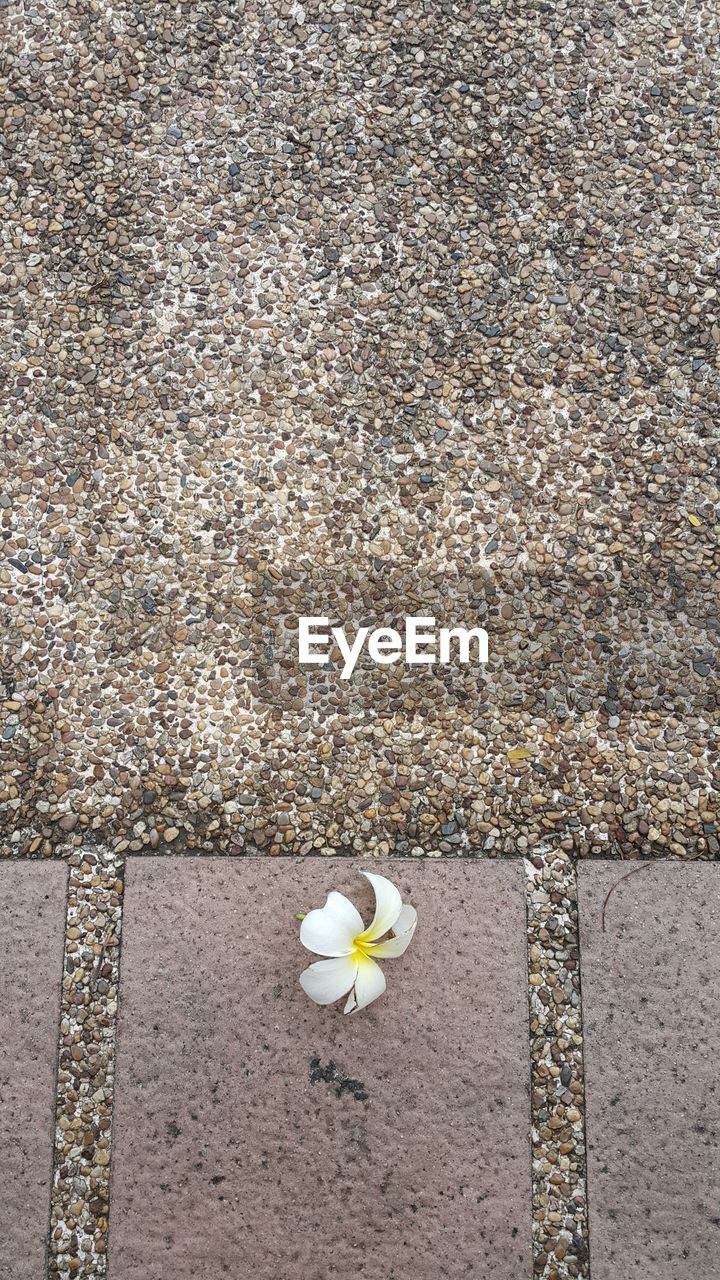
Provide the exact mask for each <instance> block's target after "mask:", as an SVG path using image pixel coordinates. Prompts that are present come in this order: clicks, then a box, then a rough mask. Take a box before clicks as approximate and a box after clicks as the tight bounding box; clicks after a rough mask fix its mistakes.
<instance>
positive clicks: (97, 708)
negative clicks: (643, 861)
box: [0, 0, 720, 858]
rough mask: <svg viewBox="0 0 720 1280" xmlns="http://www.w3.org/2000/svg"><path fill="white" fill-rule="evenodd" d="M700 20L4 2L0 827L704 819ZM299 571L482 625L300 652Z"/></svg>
mask: <svg viewBox="0 0 720 1280" xmlns="http://www.w3.org/2000/svg"><path fill="white" fill-rule="evenodd" d="M717 36H718V15H717V12H716V11H715V10H714V9H713V8H712V6H703V5H700V4H695V5H690V6H689V7H688V6H684V7H683V6H679V5H676V4H674V3H673V2H672V0H663V3H662V4H661V6H660V8H659V9H658V8H657V6H651V5H650V4H640V5H634V6H632V7H629V6H626V5H624V4H622V3H619V2H615V0H613V3H610V4H608V5H606V6H604V7H602V8H601V9H594V8H592V7H588V6H580V7H578V6H576V5H569V4H567V3H559V4H557V5H552V6H551V5H540V6H539V7H538V9H537V11H536V12H535V11H534V12H533V13H532V14H529V13H528V12H527V10H526V9H524V8H523V6H521V5H517V4H515V3H507V2H505V0H504V2H503V3H498V2H496V0H495V2H492V3H488V4H487V5H484V6H483V8H482V11H481V12H479V11H478V9H477V6H476V5H474V4H472V5H471V4H467V3H463V2H462V0H460V2H459V3H453V4H450V3H432V4H430V3H428V2H426V0H423V2H421V3H420V4H418V5H415V6H413V7H412V8H410V7H403V6H402V5H396V4H386V3H381V4H378V5H373V6H371V7H362V6H356V5H349V4H346V3H343V2H342V0H332V2H328V4H327V6H324V5H323V4H320V3H312V4H311V3H308V4H302V3H299V0H292V2H283V3H279V4H278V5H276V6H272V7H271V9H270V10H268V9H267V8H265V7H262V6H260V5H258V4H257V3H256V2H255V0H249V3H248V4H246V5H245V6H244V9H243V14H242V18H241V17H240V16H239V15H238V13H237V11H236V10H235V8H234V6H232V5H231V4H229V3H227V2H225V0H209V3H207V4H205V5H203V6H202V8H201V9H197V8H196V7H194V6H181V8H180V9H179V10H178V11H177V12H173V15H172V17H170V16H169V15H163V14H162V12H160V11H159V10H153V9H151V8H150V7H148V6H147V5H142V4H138V5H135V4H132V5H131V4H129V3H127V2H126V0H118V3H113V4H112V5H107V6H104V7H103V8H102V11H101V12H97V13H95V14H94V15H93V21H92V22H89V21H88V19H87V15H86V13H85V10H84V9H83V7H82V6H80V5H78V4H75V3H73V0H70V3H68V4H67V5H65V6H63V8H62V9H61V10H57V9H53V8H51V7H48V6H45V5H43V4H41V3H31V4H29V5H28V6H26V7H25V8H24V10H23V11H22V12H20V11H19V10H18V11H16V12H15V13H14V14H13V15H12V16H11V17H10V19H9V40H8V59H7V79H8V84H7V91H8V92H7V95H6V97H5V101H6V102H7V103H8V106H7V107H6V110H5V120H4V133H5V141H6V144H7V146H8V148H9V157H10V161H9V168H8V181H7V183H6V185H5V188H4V190H3V192H2V193H1V194H0V213H1V215H2V216H1V217H0V236H1V237H2V241H3V252H4V258H5V266H4V268H3V273H2V277H1V278H0V288H1V289H2V293H3V299H4V304H5V311H4V320H3V326H2V350H3V367H4V375H5V376H4V391H3V393H2V394H3V399H4V411H5V421H6V428H5V435H4V439H3V447H2V450H1V451H0V534H1V535H2V542H1V543H0V630H1V632H2V665H1V667H0V671H1V673H2V680H3V682H4V683H3V684H2V685H0V713H1V722H0V830H1V831H2V848H3V851H4V852H6V853H16V854H21V855H25V854H30V855H36V856H52V855H53V853H54V852H55V851H56V850H57V849H58V848H59V847H60V845H61V843H63V842H68V841H69V842H70V844H71V846H73V845H74V847H77V846H78V845H79V844H80V842H81V841H82V840H83V839H84V838H85V837H86V836H87V835H88V834H91V835H93V837H95V838H102V839H103V840H106V841H108V842H109V844H110V845H111V847H113V848H114V849H115V851H116V852H117V853H122V852H124V851H130V852H142V851H144V850H146V851H149V850H155V849H159V850H163V849H168V850H170V851H175V850H178V849H183V848H188V849H191V850H198V851H202V850H203V849H210V848H212V850H213V851H223V850H226V851H228V852H243V851H255V850H259V851H262V852H265V853H270V854H277V853H280V852H282V853H288V854H308V853H330V852H333V851H342V852H346V853H356V852H361V851H362V850H364V849H366V848H367V847H368V843H369V842H372V844H373V847H374V848H375V849H376V850H377V852H378V853H387V852H389V851H397V852H400V853H412V852H413V851H415V852H418V853H419V852H426V853H434V854H437V855H444V854H452V853H461V852H463V851H465V850H469V849H471V850H474V851H478V852H484V853H486V854H489V855H491V856H492V855H494V854H497V853H504V852H511V853H517V852H519V853H521V854H522V853H524V852H530V853H532V850H533V848H534V847H535V846H536V845H537V844H538V842H539V841H542V840H543V839H544V838H546V837H548V836H551V835H553V834H560V835H562V836H563V837H564V838H567V839H570V840H571V842H572V845H573V848H574V849H575V852H576V853H577V854H580V855H588V854H597V853H602V854H605V855H608V854H610V855H611V856H612V855H613V854H618V853H619V854H621V855H623V856H627V857H637V856H650V857H653V856H663V855H665V854H674V855H675V856H678V857H705V858H707V857H711V858H713V857H716V856H717V854H718V841H717V831H716V826H715V817H714V806H713V804H712V803H711V787H712V770H713V767H714V766H715V765H716V763H717V753H716V745H715V746H713V740H712V736H711V725H712V723H713V716H714V714H715V710H716V702H715V698H716V686H715V685H714V683H713V671H714V668H713V661H714V653H715V650H716V640H717V632H718V628H719V627H720V610H719V609H718V600H717V580H718V579H717V553H716V550H715V543H714V541H713V534H712V526H713V513H714V511H715V509H716V505H717V499H718V491H717V487H716V479H715V477H714V475H713V458H714V455H715V451H716V428H715V423H716V421H717V409H718V376H717V374H718V363H717V342H718V338H720V301H719V300H718V296H717V276H716V271H717V252H718V220H717V201H718V194H719V192H718V188H719V187H720V179H719V178H718V173H719V170H718V165H717V150H716V146H715V144H714V139H713V135H712V127H713V113H714V110H715V101H716V96H717V82H718V71H717V61H716V58H715V56H714V51H715V47H716V42H717ZM319 605H320V606H326V607H327V610H328V611H329V613H330V614H331V615H333V620H334V621H342V622H345V623H348V624H349V623H354V624H357V623H358V622H359V621H361V620H362V621H365V622H370V623H372V624H374V625H381V624H382V623H385V624H386V625H387V624H388V623H389V622H391V621H393V620H397V618H398V617H399V616H402V615H404V614H406V613H415V614H417V613H430V612H432V613H435V614H436V616H437V618H438V622H439V623H443V624H447V623H448V622H454V623H457V624H464V625H469V624H478V623H479V624H481V625H484V626H486V628H487V630H488V632H489V635H490V654H491V657H490V662H489V664H488V666H487V668H486V669H484V670H483V671H482V672H481V673H480V674H478V671H477V669H473V668H467V667H466V668H463V667H458V666H454V667H450V668H446V669H443V668H434V669H433V670H431V671H430V670H429V671H426V672H423V673H421V674H417V673H416V672H415V671H413V670H412V669H409V670H406V669H405V668H403V667H402V666H397V665H396V666H390V667H384V668H380V669H377V668H372V669H371V668H369V667H367V666H366V667H363V668H361V669H359V670H358V672H357V673H356V675H355V676H354V678H353V679H352V680H351V681H350V682H343V681H341V680H340V679H339V674H338V670H337V665H336V666H335V667H334V668H333V669H331V670H328V671H319V670H318V669H312V670H311V671H310V672H309V673H308V672H307V671H301V670H300V669H299V668H298V664H297V660H296V656H295V641H296V632H295V628H296V625H297V621H296V620H297V616H298V615H299V614H306V613H312V612H314V611H315V610H316V608H317V606H319ZM518 752H520V753H521V754H520V755H519V756H518V755H517V753H518ZM509 753H511V754H509ZM512 753H515V754H512Z"/></svg>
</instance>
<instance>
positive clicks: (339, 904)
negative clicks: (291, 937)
mask: <svg viewBox="0 0 720 1280" xmlns="http://www.w3.org/2000/svg"><path fill="white" fill-rule="evenodd" d="M362 928H363V921H362V916H361V915H360V912H359V911H357V910H356V909H355V907H354V906H353V904H352V902H350V901H349V899H348V898H346V897H344V896H343V894H342V893H335V891H333V892H332V893H329V894H328V898H327V902H326V903H325V906H324V907H318V908H317V909H316V910H315V911H309V912H308V914H307V915H306V917H305V919H304V920H303V922H302V924H301V925H300V941H301V942H302V944H303V946H304V947H307V949H308V951H314V952H315V953H316V954H317V955H319V956H348V955H349V954H350V952H351V951H352V944H353V938H356V937H357V935H358V934H359V933H361V932H362Z"/></svg>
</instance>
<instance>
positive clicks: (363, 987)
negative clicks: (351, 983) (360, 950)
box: [355, 956, 386, 1009]
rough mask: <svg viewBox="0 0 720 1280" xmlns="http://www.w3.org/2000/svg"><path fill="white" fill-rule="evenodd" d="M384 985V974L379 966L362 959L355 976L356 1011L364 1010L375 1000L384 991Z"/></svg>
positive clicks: (364, 958)
mask: <svg viewBox="0 0 720 1280" xmlns="http://www.w3.org/2000/svg"><path fill="white" fill-rule="evenodd" d="M385 985H386V984H385V974H384V973H383V971H382V969H381V968H380V965H379V964H376V963H375V961H374V960H369V959H368V958H367V956H365V957H363V959H361V961H360V963H359V965H358V970H357V973H356V974H355V1000H356V1001H357V1007H358V1009H364V1008H365V1007H366V1006H367V1005H369V1004H372V1002H373V1000H377V998H378V996H381V995H382V993H383V991H384V990H385Z"/></svg>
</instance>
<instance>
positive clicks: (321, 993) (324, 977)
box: [300, 956, 357, 1004]
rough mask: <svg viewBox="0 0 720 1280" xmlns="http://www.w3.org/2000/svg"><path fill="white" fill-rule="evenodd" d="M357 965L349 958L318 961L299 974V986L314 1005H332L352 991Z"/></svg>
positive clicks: (340, 957)
mask: <svg viewBox="0 0 720 1280" xmlns="http://www.w3.org/2000/svg"><path fill="white" fill-rule="evenodd" d="M356 974H357V964H356V962H355V961H354V960H352V959H351V958H350V956H336V957H335V958H334V959H333V960H318V961H316V963H315V964H311V965H310V966H309V968H307V969H306V970H305V971H304V973H301V974H300V986H301V987H302V989H303V991H304V992H305V995H306V996H309V997H310V999H311V1000H314V1001H315V1003H316V1004H332V1003H333V1001H334V1000H339V999H340V997H341V996H344V995H347V993H348V991H350V990H351V989H352V986H353V983H354V982H355V976H356Z"/></svg>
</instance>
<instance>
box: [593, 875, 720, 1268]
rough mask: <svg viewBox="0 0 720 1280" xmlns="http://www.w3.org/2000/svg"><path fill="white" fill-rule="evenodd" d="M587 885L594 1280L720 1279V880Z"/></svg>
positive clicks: (605, 878)
mask: <svg viewBox="0 0 720 1280" xmlns="http://www.w3.org/2000/svg"><path fill="white" fill-rule="evenodd" d="M628 870H630V872H631V874H630V875H628ZM579 874H580V912H581V915H580V945H581V955H582V991H583V1012H584V1026H585V1073H586V1102H587V1135H588V1153H589V1154H588V1191H589V1203H590V1258H591V1263H592V1276H593V1280H688V1278H689V1277H692V1280H717V1277H718V1275H720V1077H719V1076H718V1058H719V1057H720V867H718V866H715V865H711V864H707V863H703V864H702V865H697V864H696V865H694V866H688V865H681V864H675V863H667V862H665V863H655V864H652V865H647V864H646V865H645V866H643V868H642V870H638V869H637V868H630V869H628V867H627V865H625V866H622V865H619V864H618V863H617V862H601V863H592V864H588V865H586V866H581V868H580V873H579ZM623 877H627V878H625V879H624V878H623ZM611 890H612V892H610V891H611ZM608 893H610V897H609V898H608V897H607V895H608ZM606 898H607V902H606ZM604 904H605V930H604V932H603V905H604Z"/></svg>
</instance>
